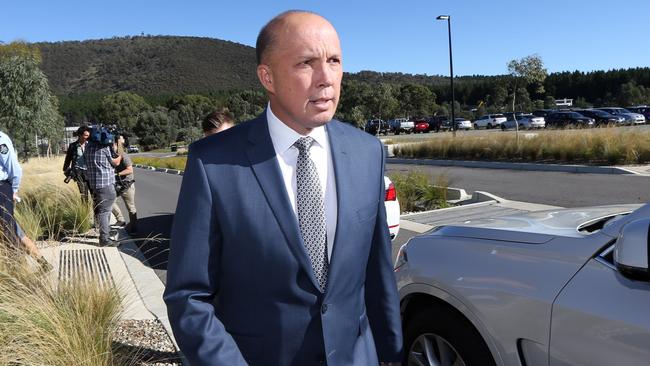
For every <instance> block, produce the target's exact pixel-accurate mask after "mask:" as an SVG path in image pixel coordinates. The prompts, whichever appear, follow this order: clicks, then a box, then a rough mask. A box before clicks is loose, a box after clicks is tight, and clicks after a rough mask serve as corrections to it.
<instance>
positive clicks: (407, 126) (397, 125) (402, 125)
mask: <svg viewBox="0 0 650 366" xmlns="http://www.w3.org/2000/svg"><path fill="white" fill-rule="evenodd" d="M388 125H389V126H390V130H391V131H392V132H393V133H394V134H396V135H399V134H400V133H402V132H404V133H407V134H408V133H411V132H413V130H414V129H415V123H413V121H409V120H408V119H407V118H394V119H391V120H389V121H388Z"/></svg>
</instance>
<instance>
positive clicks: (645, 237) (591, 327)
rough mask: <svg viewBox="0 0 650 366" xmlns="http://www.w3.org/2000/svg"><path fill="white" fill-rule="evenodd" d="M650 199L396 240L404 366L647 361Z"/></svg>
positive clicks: (601, 365)
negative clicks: (398, 244)
mask: <svg viewBox="0 0 650 366" xmlns="http://www.w3.org/2000/svg"><path fill="white" fill-rule="evenodd" d="M649 231H650V204H646V205H643V206H641V205H619V206H602V207H589V208H583V209H554V210H550V211H540V212H531V213H528V214H520V215H511V216H504V217H495V218H488V219H478V220H473V219H472V220H468V221H465V222H463V223H460V224H456V225H447V226H443V227H438V228H435V229H433V230H432V231H430V232H428V233H425V234H423V235H420V236H416V237H414V238H412V239H410V240H409V242H408V243H407V244H405V245H404V246H402V248H400V250H399V252H398V255H397V259H396V262H395V274H396V279H397V283H398V291H399V296H400V305H401V306H400V309H401V314H402V322H403V329H404V352H405V359H404V364H405V365H468V366H471V365H508V366H509V365H513V366H514V365H517V366H521V365H550V366H565V365H590V366H605V365H607V366H609V365H647V364H648V360H649V359H650V317H649V316H648V308H650V268H649V265H648V262H649V260H648V258H649V247H650V238H649V236H650V235H649Z"/></svg>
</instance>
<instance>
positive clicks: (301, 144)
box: [293, 136, 314, 154]
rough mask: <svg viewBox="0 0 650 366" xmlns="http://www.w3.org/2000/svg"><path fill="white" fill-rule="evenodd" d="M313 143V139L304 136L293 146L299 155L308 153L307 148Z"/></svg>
mask: <svg viewBox="0 0 650 366" xmlns="http://www.w3.org/2000/svg"><path fill="white" fill-rule="evenodd" d="M313 143H314V138H313V137H309V136H305V137H301V138H299V139H298V140H296V142H295V143H294V144H293V146H295V147H296V148H297V149H298V151H299V152H300V153H301V154H305V153H309V148H310V147H311V145H312V144H313Z"/></svg>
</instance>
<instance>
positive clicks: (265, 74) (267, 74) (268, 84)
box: [257, 64, 275, 94]
mask: <svg viewBox="0 0 650 366" xmlns="http://www.w3.org/2000/svg"><path fill="white" fill-rule="evenodd" d="M257 78H258V79H260V83H262V86H263V87H264V89H266V90H267V91H268V92H269V93H271V94H275V86H274V84H273V73H272V72H271V68H270V67H269V65H264V64H260V65H257Z"/></svg>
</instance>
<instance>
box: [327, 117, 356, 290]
mask: <svg viewBox="0 0 650 366" xmlns="http://www.w3.org/2000/svg"><path fill="white" fill-rule="evenodd" d="M340 123H341V122H338V121H336V120H333V121H330V122H329V123H328V124H327V134H328V137H329V143H330V149H331V151H332V162H333V164H334V178H335V182H336V207H337V220H336V234H335V235H334V247H333V249H332V257H331V258H330V266H329V274H328V280H327V281H328V286H329V284H332V283H334V282H336V281H337V278H338V276H339V266H337V265H336V264H337V262H338V260H337V258H338V257H340V256H341V255H346V253H345V249H346V248H345V247H344V246H343V245H344V244H343V242H344V241H345V240H344V239H345V237H346V233H345V228H346V227H350V224H351V223H353V222H356V215H354V212H353V210H352V207H351V206H353V205H351V203H353V202H355V197H354V192H352V187H355V186H356V184H355V182H354V180H355V174H354V172H355V170H354V169H355V168H354V166H353V161H352V159H351V156H350V152H349V151H348V150H349V147H350V143H349V141H348V138H347V136H346V135H345V132H344V130H343V128H342V126H341V125H340Z"/></svg>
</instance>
